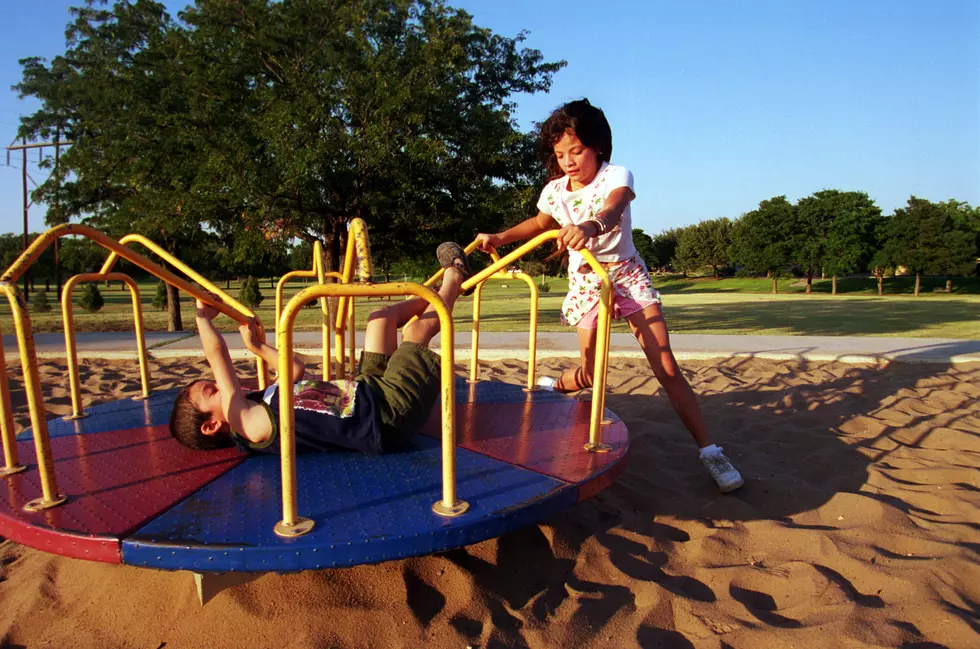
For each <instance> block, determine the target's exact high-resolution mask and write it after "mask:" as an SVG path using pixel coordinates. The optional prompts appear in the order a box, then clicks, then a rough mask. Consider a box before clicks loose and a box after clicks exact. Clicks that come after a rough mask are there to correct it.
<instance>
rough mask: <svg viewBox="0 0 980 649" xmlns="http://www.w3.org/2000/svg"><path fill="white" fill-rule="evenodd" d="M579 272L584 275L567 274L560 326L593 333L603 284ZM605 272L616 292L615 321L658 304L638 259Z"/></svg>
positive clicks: (592, 275) (589, 273)
mask: <svg viewBox="0 0 980 649" xmlns="http://www.w3.org/2000/svg"><path fill="white" fill-rule="evenodd" d="M581 268H582V269H584V270H585V272H579V271H574V272H572V273H569V284H568V295H566V296H565V302H564V303H563V304H562V307H561V322H562V324H565V325H570V326H575V327H579V328H580V329H595V328H596V327H598V326H599V298H600V296H601V295H602V280H600V279H599V276H598V275H597V274H595V273H594V272H593V271H592V269H591V268H589V267H588V266H587V265H583V266H582V267H581ZM606 271H607V272H608V273H609V279H610V280H612V285H613V290H614V292H615V293H614V295H613V314H612V315H613V318H614V319H617V320H618V319H620V318H625V317H627V316H630V315H632V314H634V313H636V312H637V311H642V310H643V309H645V308H647V307H648V306H650V305H652V304H660V293H658V292H657V289H655V288H653V283H652V282H651V281H650V273H649V271H647V267H646V264H644V263H643V260H642V259H641V258H640V257H638V256H634V257H631V258H629V259H627V260H626V261H622V262H616V263H613V264H611V265H610V266H609V267H608V268H607V269H606Z"/></svg>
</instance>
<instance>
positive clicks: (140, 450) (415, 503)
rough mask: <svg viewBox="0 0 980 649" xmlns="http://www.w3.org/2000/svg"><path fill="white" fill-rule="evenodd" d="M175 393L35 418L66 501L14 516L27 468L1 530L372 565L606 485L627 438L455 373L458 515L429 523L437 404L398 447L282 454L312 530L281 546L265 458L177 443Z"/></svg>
mask: <svg viewBox="0 0 980 649" xmlns="http://www.w3.org/2000/svg"><path fill="white" fill-rule="evenodd" d="M176 393H177V391H176V390H169V391H166V392H159V393H156V394H154V395H153V396H152V397H151V398H150V399H148V400H146V401H131V400H122V401H114V402H111V403H105V404H101V405H97V406H92V407H90V408H89V409H88V411H87V412H88V414H89V416H88V417H87V418H85V419H80V420H75V421H64V420H61V419H58V420H52V421H50V422H49V423H48V426H49V431H50V436H51V447H52V451H53V456H54V465H55V471H56V476H57V480H58V489H59V491H60V492H62V493H64V494H66V495H67V496H68V501H67V502H66V503H65V504H63V505H61V506H59V507H56V508H53V509H49V510H46V511H42V512H37V513H28V512H26V511H25V510H24V504H25V503H26V502H28V501H30V500H32V499H34V498H37V497H38V496H40V493H41V488H40V483H39V480H38V473H37V470H36V466H34V457H35V456H34V444H33V441H31V440H30V431H25V432H24V433H22V434H21V435H20V436H19V437H18V439H19V440H22V441H18V452H19V453H20V457H21V462H22V463H25V464H28V465H29V467H30V469H29V470H28V471H25V472H23V473H19V474H15V475H13V476H10V477H7V478H3V479H0V494H2V495H0V536H3V537H6V538H9V539H11V540H13V541H16V542H18V543H22V544H24V545H28V546H31V547H34V548H38V549H40V550H44V551H47V552H51V553H55V554H60V555H65V556H71V557H78V558H82V559H90V560H94V561H104V562H108V563H125V564H130V565H138V566H146V567H150V568H158V569H163V570H193V571H196V572H219V571H247V572H261V571H276V572H290V571H299V570H308V569H317V568H330V567H339V566H350V565H357V564H362V563H376V562H380V561H387V560H390V559H398V558H402V557H409V556H417V555H423V554H429V553H432V552H437V551H441V550H447V549H450V548H454V547H459V546H462V545H467V544H470V543H475V542H478V541H482V540H485V539H488V538H492V537H495V536H499V535H501V534H504V533H505V532H508V531H511V530H514V529H518V528H521V527H524V526H526V525H530V524H532V523H534V522H536V521H539V520H541V519H543V518H545V517H547V516H549V515H551V514H553V513H555V512H558V511H561V510H563V509H567V508H569V507H571V506H573V505H574V504H576V503H577V502H579V501H581V500H583V499H585V498H589V497H591V496H593V495H595V494H596V493H598V492H599V491H601V490H602V489H604V488H605V487H607V486H608V485H609V484H610V483H611V482H612V481H613V480H614V479H615V477H616V475H618V473H619V472H620V471H621V470H622V469H623V468H624V467H625V460H626V455H627V452H628V448H629V435H628V431H627V430H626V426H625V425H624V424H623V422H622V420H620V419H619V418H618V417H616V416H615V415H613V414H612V413H611V412H609V411H606V416H607V419H611V420H612V423H610V424H607V425H605V426H603V441H604V442H605V443H607V444H610V445H611V446H612V451H611V452H609V453H599V454H596V453H589V452H588V451H586V450H585V449H584V448H583V446H584V444H585V443H586V442H587V441H588V434H589V415H590V411H591V404H590V403H588V402H583V401H578V400H575V399H572V398H569V397H567V396H564V395H561V394H557V393H552V392H531V393H526V392H524V391H523V390H522V388H521V387H520V386H516V385H512V384H507V383H500V382H481V383H476V384H468V383H466V382H465V381H464V380H462V379H457V383H456V395H457V402H458V405H457V410H456V413H457V414H456V416H457V444H458V447H457V450H456V458H457V493H458V494H459V497H460V498H462V499H464V500H466V501H467V502H468V503H469V504H470V509H469V511H467V512H466V513H465V514H464V515H462V516H459V517H456V518H444V517H440V516H438V515H436V514H434V513H433V512H432V504H433V503H434V502H436V501H437V500H439V499H440V498H441V495H442V468H441V449H440V440H439V426H440V421H439V417H440V409H439V408H438V407H437V408H435V409H434V411H433V416H432V418H431V419H430V421H429V423H428V424H427V425H426V427H425V429H424V430H423V433H424V434H423V435H417V436H416V437H415V439H414V441H413V443H412V444H411V446H410V447H409V448H408V449H406V450H404V451H401V452H397V453H391V454H387V455H380V456H369V455H363V454H360V453H351V452H337V453H310V454H301V455H299V456H298V457H297V481H298V485H297V489H298V497H299V511H300V515H302V516H305V517H308V518H312V519H313V520H314V521H315V523H316V526H315V527H314V529H313V531H312V532H310V533H309V534H306V535H304V536H301V537H298V538H292V539H285V538H281V537H279V536H277V535H276V534H275V532H274V531H273V526H274V525H275V523H276V522H277V521H279V520H280V519H281V517H282V516H281V513H282V511H281V507H282V499H281V479H280V464H279V457H278V456H275V455H246V454H244V453H241V452H240V451H238V450H236V449H226V450H221V451H210V452H203V451H192V450H189V449H185V448H184V447H182V446H181V445H180V444H178V443H177V442H176V441H175V440H174V439H173V438H172V437H171V436H170V434H169V432H168V430H167V421H168V418H169V416H170V409H171V406H172V404H173V400H174V398H175V396H176Z"/></svg>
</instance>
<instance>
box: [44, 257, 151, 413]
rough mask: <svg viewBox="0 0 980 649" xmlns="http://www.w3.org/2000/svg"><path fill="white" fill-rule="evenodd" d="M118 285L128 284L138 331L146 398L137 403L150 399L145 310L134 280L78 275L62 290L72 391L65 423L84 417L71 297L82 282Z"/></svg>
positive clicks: (121, 276)
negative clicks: (113, 282)
mask: <svg viewBox="0 0 980 649" xmlns="http://www.w3.org/2000/svg"><path fill="white" fill-rule="evenodd" d="M102 281H117V282H123V283H124V284H126V287H127V288H128V289H129V295H130V298H131V300H132V302H133V323H134V327H135V329H136V351H137V355H138V356H139V362H140V381H141V383H142V386H143V396H142V397H136V398H137V399H147V398H149V396H150V374H149V366H148V363H147V360H146V338H145V336H144V334H143V308H142V305H141V304H140V289H139V287H138V286H137V285H136V282H134V281H133V278H132V277H130V276H129V275H126V274H124V273H82V274H80V275H75V276H74V277H72V278H70V279H69V280H68V281H67V282H65V286H64V288H62V289H61V317H62V319H63V321H64V324H65V352H66V355H67V357H68V384H69V386H70V389H71V412H72V414H71V415H68V416H67V417H65V419H69V420H70V419H81V418H82V417H85V416H86V415H85V413H84V411H83V410H82V388H81V385H80V384H79V380H78V352H77V350H76V347H75V316H74V314H73V313H72V303H71V293H72V290H74V288H75V285H76V284H79V283H81V282H102Z"/></svg>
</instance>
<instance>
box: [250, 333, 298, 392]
mask: <svg viewBox="0 0 980 649" xmlns="http://www.w3.org/2000/svg"><path fill="white" fill-rule="evenodd" d="M238 333H240V334H241V335H242V342H243V343H245V349H247V350H248V351H250V352H252V353H253V354H255V355H256V356H258V357H259V358H261V359H262V360H264V361H265V362H266V363H268V364H269V366H270V367H274V368H276V369H278V368H279V350H278V349H276V348H275V347H273V346H272V345H270V344H268V343H263V342H259V332H258V321H257V319H253V320H252V321H251V322H249V323H248V324H247V325H241V326H240V327H238ZM305 374H306V363H304V362H303V359H302V358H301V357H300V356H299V354H295V353H294V354H293V382H294V383H295V382H296V381H299V380H301V379H302V378H303V376H304V375H305Z"/></svg>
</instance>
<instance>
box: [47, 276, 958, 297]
mask: <svg viewBox="0 0 980 649" xmlns="http://www.w3.org/2000/svg"><path fill="white" fill-rule="evenodd" d="M44 292H45V293H50V292H51V278H50V277H45V278H44ZM946 292H947V293H949V291H946Z"/></svg>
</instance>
